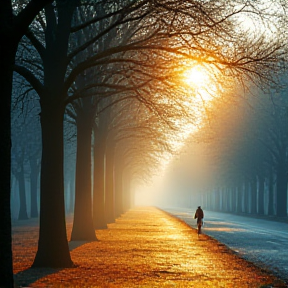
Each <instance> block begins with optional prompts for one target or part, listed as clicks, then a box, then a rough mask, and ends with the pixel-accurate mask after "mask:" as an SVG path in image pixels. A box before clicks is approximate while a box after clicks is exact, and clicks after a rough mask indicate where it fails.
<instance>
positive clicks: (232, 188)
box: [231, 186, 237, 213]
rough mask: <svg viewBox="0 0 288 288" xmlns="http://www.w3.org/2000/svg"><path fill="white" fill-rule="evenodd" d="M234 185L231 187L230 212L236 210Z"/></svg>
mask: <svg viewBox="0 0 288 288" xmlns="http://www.w3.org/2000/svg"><path fill="white" fill-rule="evenodd" d="M236 191H237V189H236V186H233V187H231V212H232V213H235V212H236Z"/></svg>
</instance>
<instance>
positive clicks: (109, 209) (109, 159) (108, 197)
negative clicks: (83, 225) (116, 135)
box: [105, 141, 115, 223]
mask: <svg viewBox="0 0 288 288" xmlns="http://www.w3.org/2000/svg"><path fill="white" fill-rule="evenodd" d="M105 159H106V162H105V163H106V169H105V215H106V220H107V223H113V222H115V194H114V143H113V141H110V142H108V143H107V145H106V152H105Z"/></svg>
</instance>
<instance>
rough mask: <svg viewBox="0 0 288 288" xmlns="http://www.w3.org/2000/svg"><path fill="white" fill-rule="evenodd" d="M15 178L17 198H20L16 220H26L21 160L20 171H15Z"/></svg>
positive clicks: (23, 176)
mask: <svg viewBox="0 0 288 288" xmlns="http://www.w3.org/2000/svg"><path fill="white" fill-rule="evenodd" d="M17 180H18V188H19V200H20V208H19V214H18V220H26V219H28V214H27V203H26V189H25V175H24V165H23V162H22V163H21V167H20V171H19V172H17Z"/></svg>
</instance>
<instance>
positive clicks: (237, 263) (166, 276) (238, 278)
mask: <svg viewBox="0 0 288 288" xmlns="http://www.w3.org/2000/svg"><path fill="white" fill-rule="evenodd" d="M29 221H30V222H29ZM28 223H29V224H32V226H31V227H28V226H27V225H26V224H25V225H23V224H22V225H21V226H15V227H14V228H13V231H14V233H13V256H14V273H15V279H16V282H17V284H18V285H19V286H22V287H24V286H29V287H58V288H60V287H74V288H76V287H77V288H80V287H81V288H82V287H111V288H112V287H113V288H114V287H132V288H133V287H160V286H161V287H197V288H198V287H199V288H200V287H203V288H206V287H231V288H232V287H233V288H234V287H241V288H242V287H243V288H244V287H247V288H248V287H249V288H251V287H267V288H268V287H287V286H286V285H285V284H284V283H283V282H282V281H280V280H278V279H277V278H275V277H274V276H272V275H270V274H269V273H268V272H265V271H263V270H261V269H259V268H257V267H256V266H254V265H253V264H251V263H249V262H246V261H245V260H243V259H241V258H239V257H238V256H237V255H235V254H234V253H233V252H232V251H231V250H229V249H228V248H227V247H226V246H225V245H223V244H221V243H219V242H218V241H216V240H214V239H212V238H210V237H208V236H206V235H200V238H199V239H198V237H197V234H196V230H195V229H191V228H190V227H189V226H188V225H186V224H185V223H184V222H182V221H180V220H178V219H176V218H174V217H171V216H170V215H168V214H166V213H165V212H163V211H161V210H159V209H157V208H154V207H140V208H139V207H138V208H135V209H131V210H129V211H128V212H126V213H125V214H124V215H122V216H121V217H120V218H118V219H117V220H116V222H115V223H113V224H109V225H108V229H105V230H96V235H97V238H98V239H99V241H95V242H90V243H83V242H82V243H81V242H70V248H71V257H72V260H73V262H74V263H75V264H76V267H75V268H69V269H43V268H42V269H38V268H37V269H35V268H34V269H29V267H30V265H31V264H32V262H33V259H34V256H35V253H36V249H37V240H38V225H37V221H36V220H28V222H27V224H28ZM71 228H72V217H68V219H67V233H68V239H69V238H70V234H71Z"/></svg>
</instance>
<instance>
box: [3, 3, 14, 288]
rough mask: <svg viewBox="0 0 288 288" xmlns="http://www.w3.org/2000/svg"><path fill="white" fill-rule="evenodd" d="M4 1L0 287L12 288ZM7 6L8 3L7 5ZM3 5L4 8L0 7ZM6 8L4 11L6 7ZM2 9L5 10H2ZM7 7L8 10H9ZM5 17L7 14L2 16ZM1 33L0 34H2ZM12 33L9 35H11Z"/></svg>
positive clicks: (10, 46)
mask: <svg viewBox="0 0 288 288" xmlns="http://www.w3.org/2000/svg"><path fill="white" fill-rule="evenodd" d="M6 2H7V1H5V2H4V1H3V2H2V3H1V4H0V5H1V6H0V11H1V10H2V9H3V10H2V11H1V12H0V39H1V41H0V42H1V43H0V58H1V69H0V89H1V105H0V123H1V125H0V127H1V132H0V133H1V141H0V159H1V161H0V235H1V236H0V287H5V288H12V287H13V286H14V280H13V267H12V237H11V205H10V193H11V175H10V173H11V116H10V113H11V94H12V74H13V72H12V71H13V65H14V59H15V53H16V49H17V45H16V43H11V39H10V38H9V35H8V37H5V36H6V35H5V29H6V28H7V27H8V25H9V22H8V20H12V18H13V17H12V9H10V8H11V6H10V7H6V6H7V5H8V4H7V3H6ZM9 5H11V4H9ZM3 6H4V7H3ZM7 8H8V10H7ZM4 9H6V10H7V11H4ZM9 10H10V11H9ZM4 12H11V15H9V16H10V19H7V18H9V16H8V17H3V16H4V15H3V13H4ZM5 16H7V15H5ZM6 30H7V29H6ZM2 32H3V33H4V35H2ZM11 36H12V35H11Z"/></svg>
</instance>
